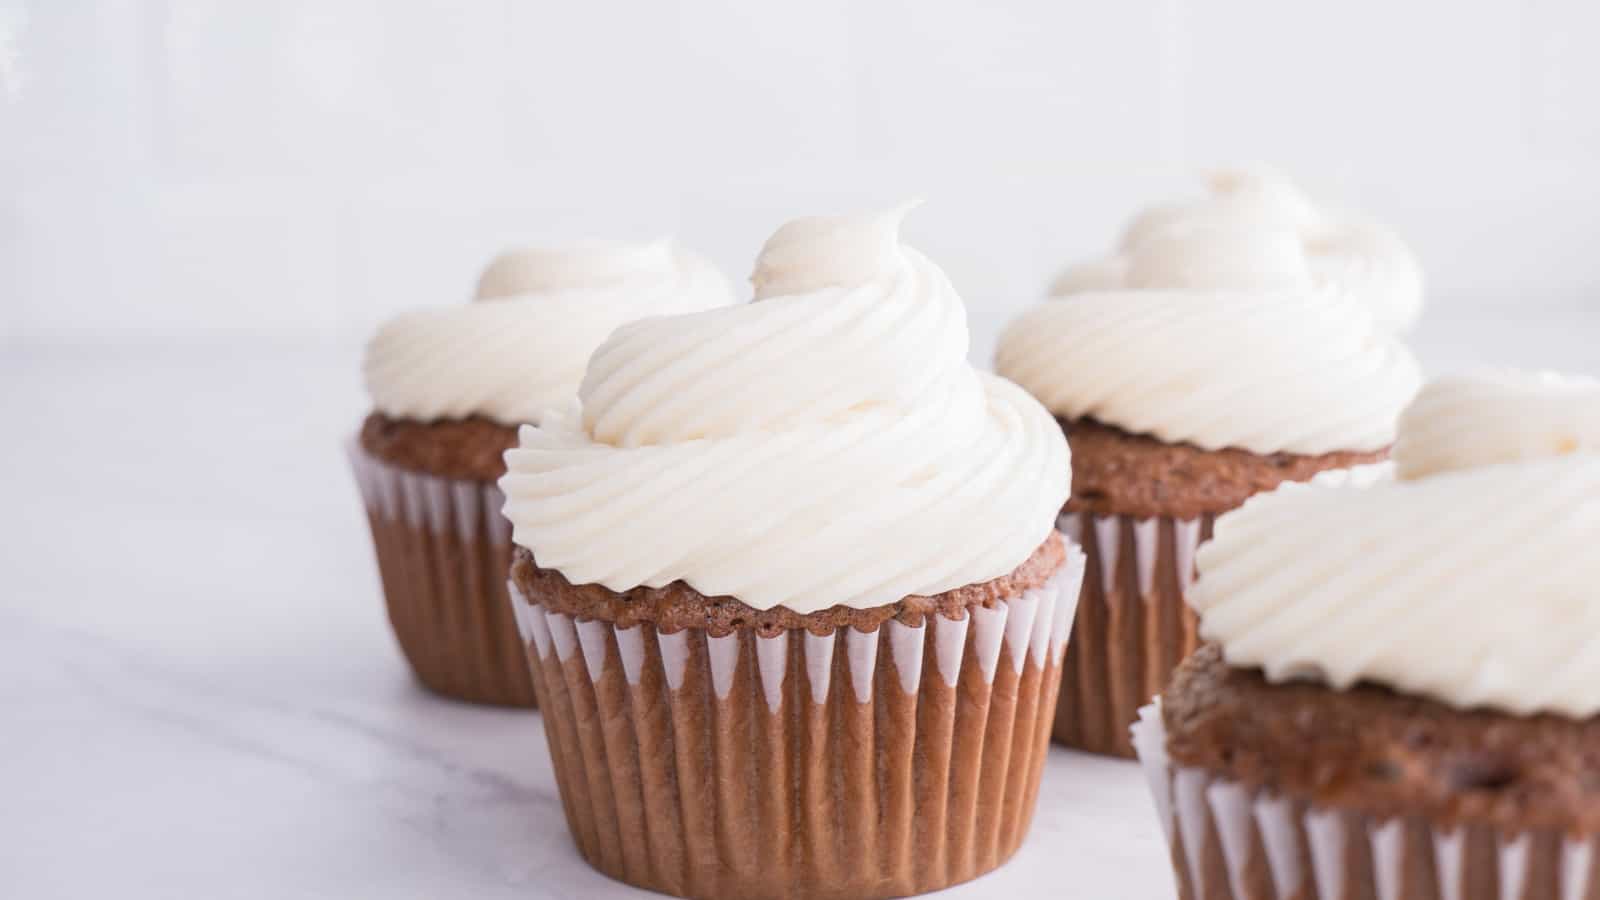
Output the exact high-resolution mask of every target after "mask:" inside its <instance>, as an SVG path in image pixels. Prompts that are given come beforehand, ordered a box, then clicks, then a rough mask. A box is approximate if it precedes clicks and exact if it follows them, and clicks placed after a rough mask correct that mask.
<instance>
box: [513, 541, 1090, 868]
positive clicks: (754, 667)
mask: <svg viewBox="0 0 1600 900" xmlns="http://www.w3.org/2000/svg"><path fill="white" fill-rule="evenodd" d="M1082 576H1083V558H1082V555H1081V554H1080V553H1079V552H1078V551H1077V550H1076V549H1069V551H1068V560H1067V561H1066V563H1064V564H1063V566H1062V568H1061V569H1060V570H1059V571H1058V572H1057V573H1056V574H1055V575H1054V576H1053V577H1052V578H1051V579H1050V580H1049V581H1048V582H1047V583H1046V584H1045V585H1043V586H1041V587H1040V588H1036V589H1032V590H1028V591H1027V592H1025V593H1023V594H1021V595H1020V596H1017V597H1015V598H1012V599H1011V600H1009V601H1007V602H1001V603H998V604H996V605H995V606H994V607H993V608H987V609H986V608H981V607H975V608H971V609H969V610H968V614H967V616H966V617H965V618H963V619H960V620H952V619H948V618H945V617H943V616H939V615H929V616H928V617H927V618H926V619H925V621H924V622H923V624H921V625H918V626H915V627H911V626H906V625H903V624H901V623H900V622H898V621H894V620H890V621H888V622H886V623H884V624H883V625H881V626H879V627H878V628H877V629H876V630H874V631H871V632H862V631H858V630H856V629H854V628H842V629H840V630H839V631H837V632H835V633H833V634H829V635H826V636H818V635H816V634H813V633H811V632H809V631H805V630H795V631H785V632H780V633H779V634H777V635H776V636H772V637H764V636H760V635H759V634H758V633H757V632H756V631H753V630H735V631H733V632H732V633H730V634H728V635H726V636H720V637H719V636H712V635H711V634H709V633H708V632H706V631H704V630H700V629H685V630H682V631H678V632H675V633H671V634H667V633H661V632H658V631H657V630H656V629H655V627H654V626H653V625H651V624H648V623H646V624H640V625H636V626H634V627H631V628H626V629H622V628H617V627H615V626H614V625H612V624H610V623H607V622H601V621H593V620H591V621H575V620H574V619H573V617H571V616H568V615H564V614H561V613H556V612H551V611H549V610H546V609H545V608H544V607H542V606H541V605H540V604H539V602H538V598H537V597H533V598H527V597H522V596H520V594H515V592H516V589H515V587H513V588H512V590H513V592H514V597H513V600H512V603H513V605H514V607H515V608H516V610H517V617H518V620H519V624H520V626H521V628H522V630H523V633H524V634H525V635H526V640H527V641H528V643H529V645H530V648H531V652H530V659H531V661H532V663H533V673H534V679H535V681H536V682H537V683H538V685H539V695H540V697H541V698H542V700H543V704H544V708H543V710H542V712H543V714H544V720H545V730H546V734H547V736H548V739H549V744H550V753H551V756H552V757H553V760H554V764H555V772H556V777H557V781H558V783H559V785H560V790H561V801H562V805H563V807H564V809H565V812H566V816H567V821H568V824H569V825H570V827H571V832H572V836H573V839H574V841H575V842H576V843H577V846H578V850H579V852H580V853H581V854H582V855H583V856H584V857H585V858H586V859H587V860H588V861H589V862H590V864H592V865H593V866H594V867H595V868H596V869H598V870H599V871H601V872H603V873H605V874H606V875H609V876H610V877H612V878H615V879H617V880H619V881H624V882H627V883H629V884H633V885H637V886H640V887H644V888H649V889H651V890H656V891H660V892H663V893H668V894H675V895H679V896H686V897H698V898H801V897H831V898H874V897H899V896H905V895H909V894H914V893H921V892H925V891H931V890H937V889H939V888H941V887H945V886H947V885H951V884H955V883H957V882H961V881H966V880H968V879H971V878H974V877H976V876H978V875H981V874H983V873H984V872H987V871H989V870H991V869H993V868H995V867H996V866H998V865H1000V864H1001V863H1002V862H1004V861H1005V860H1006V859H1007V858H1009V857H1010V856H1011V855H1012V853H1013V852H1015V851H1016V849H1017V847H1018V845H1019V844H1020V843H1021V841H1022V839H1023V836H1024V835H1025V834H1026V832H1027V830H1028V826H1029V824H1030V822H1031V821H1032V817H1033V810H1034V804H1035V801H1036V799H1037V797H1038V791H1039V778H1040V775H1041V773H1042V771H1043V767H1044V760H1045V756H1046V753H1047V748H1048V745H1049V736H1050V727H1051V721H1052V718H1051V714H1052V711H1053V709H1054V706H1055V700H1056V692H1057V690H1058V688H1059V685H1060V677H1059V673H1060V660H1061V656H1062V649H1063V646H1064V644H1065V642H1066V639H1067V635H1068V633H1069V631H1070V628H1071V624H1072V616H1073V610H1074V607H1075V605H1076V603H1077V597H1078V587H1079V582H1080V581H1081V579H1082Z"/></svg>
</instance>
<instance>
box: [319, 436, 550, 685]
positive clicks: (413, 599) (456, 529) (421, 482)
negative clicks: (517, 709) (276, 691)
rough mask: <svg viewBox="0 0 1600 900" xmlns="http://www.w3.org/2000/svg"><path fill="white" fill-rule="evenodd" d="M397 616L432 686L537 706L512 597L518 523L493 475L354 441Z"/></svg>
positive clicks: (404, 640) (407, 647)
mask: <svg viewBox="0 0 1600 900" xmlns="http://www.w3.org/2000/svg"><path fill="white" fill-rule="evenodd" d="M349 456H350V463H351V466H352V467H353V468H354V469H355V475H356V482H357V484H358V485H359V486H360V488H361V496H362V499H363V500H364V501H365V503H366V507H367V520H368V522H369V524H371V526H372V542H373V545H374V547H375V549H376V550H377V556H378V572H379V575H380V577H381V579H382V581H383V596H384V602H385V604H386V605H387V606H388V610H389V622H390V624H391V625H392V626H393V627H394V634H395V637H396V639H398V641H399V643H400V649H401V651H402V652H403V653H404V654H405V657H406V660H407V662H409V663H410V664H411V668H412V670H413V671H414V672H416V674H417V678H418V679H419V680H421V682H422V683H423V684H424V685H426V686H427V687H428V688H429V689H431V690H433V691H436V692H438V693H440V694H444V695H446V696H449V697H455V698H457V699H461V700H470V701H473V702H475V703H493V704H499V705H503V706H533V705H534V699H533V697H534V694H533V681H532V679H530V678H529V677H528V664H527V661H526V659H525V658H524V656H525V653H524V650H523V645H522V642H521V641H520V640H518V638H517V628H516V622H515V620H514V619H513V617H512V615H511V611H510V610H509V608H508V606H507V599H506V587H505V584H506V573H507V572H508V571H510V569H511V526H510V523H508V522H506V520H505V517H504V516H502V515H501V514H500V508H501V507H502V506H503V505H504V498H503V496H502V495H501V493H500V489H499V488H498V487H496V486H495V485H493V484H487V483H483V482H478V481H469V480H463V479H451V478H440V477H437V476H433V475H424V474H421V473H418V472H411V471H407V470H404V469H401V468H398V467H396V466H391V465H389V464H387V463H385V462H383V461H382V460H380V459H378V458H377V457H374V456H373V455H372V454H370V453H367V452H366V451H365V450H363V449H362V448H361V447H360V446H359V445H357V444H354V443H352V445H351V446H350V448H349Z"/></svg>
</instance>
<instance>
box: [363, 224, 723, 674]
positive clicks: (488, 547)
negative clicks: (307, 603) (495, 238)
mask: <svg viewBox="0 0 1600 900" xmlns="http://www.w3.org/2000/svg"><path fill="white" fill-rule="evenodd" d="M476 300H477V301H478V302H474V303H471V304H467V305H464V306H459V307H453V308H448V309H434V310H424V311H419V312H413V313H407V314H404V315H401V316H399V317H397V318H395V319H393V320H391V321H390V322H388V323H387V324H385V325H384V326H383V327H382V328H381V329H380V330H379V331H378V333H377V335H376V336H375V337H374V338H373V339H372V340H371V342H370V343H369V344H368V345H367V350H366V358H365V362H364V364H363V374H364V375H365V379H366V384H367V390H368V393H369V394H370V395H371V397H372V405H373V411H372V413H371V415H369V416H368V417H367V419H366V421H365V422H364V423H363V425H362V427H361V432H360V435H359V437H358V439H357V440H356V442H355V444H354V445H353V446H352V448H351V451H350V455H351V460H352V463H353V465H354V467H355V472H356V478H357V481H358V483H359V484H360V487H361V493H362V496H363V498H364V499H365V501H366V506H367V516H368V519H369V521H370V523H371V526H372V538H373V544H374V547H375V549H376V551H377V557H378V570H379V573H380V575H381V578H382V582H383V592H384V598H385V601H386V603H387V605H388V610H389V621H390V623H391V624H392V625H393V626H394V631H395V636H396V637H397V638H398V639H399V643H400V649H401V650H402V652H404V654H405V656H406V659H407V661H409V662H410V664H411V667H412V669H413V670H414V671H415V672H416V674H417V677H418V678H419V679H420V680H421V681H422V683H423V684H424V685H426V686H427V687H429V688H431V689H433V690H435V691H437V692H439V693H441V694H446V695H449V696H452V697H458V698H460V699H464V700H473V701H477V702H481V703H495V704H504V705H515V706H532V705H533V704H534V693H533V685H532V682H531V681H530V679H529V677H528V668H527V663H526V661H525V660H524V658H523V653H522V648H521V643H520V641H519V640H518V639H517V633H516V627H515V623H514V622H513V621H512V618H511V612H510V606H509V605H508V601H507V594H506V588H505V581H506V575H507V573H508V571H509V570H510V563H511V544H510V528H509V526H508V525H507V524H506V522H505V520H504V518H503V517H502V516H501V514H500V506H501V504H502V502H503V498H502V497H501V495H500V492H499V489H498V488H497V487H496V485H495V481H496V479H498V478H499V477H500V476H501V475H502V474H503V473H504V472H505V463H504V461H503V459H502V457H503V455H504V453H505V451H506V449H507V448H509V447H511V446H513V445H514V444H515V443H516V427H517V426H518V425H520V424H523V423H529V422H538V421H539V420H540V418H541V416H542V415H543V414H544V412H545V411H546V410H548V409H550V408H553V407H560V406H562V405H565V404H568V403H570V402H572V399H573V397H574V396H575V395H576V393H577V388H578V383H579V381H580V380H581V379H582V377H583V367H584V363H585V362H586V361H587V360H588V357H589V354H590V353H591V352H592V351H593V350H594V348H595V347H596V346H598V345H599V344H600V342H601V341H603V340H604V339H605V337H606V336H607V335H608V334H610V333H611V331H612V330H613V329H615V328H616V327H617V326H618V325H621V324H623V323H625V322H628V321H631V320H633V319H636V318H639V317H640V316H646V315H652V314H657V313H671V312H686V311H690V310H697V309H706V308H709V307H714V306H722V305H726V304H728V303H731V302H732V301H733V296H732V293H731V290H730V288H729V285H728V283H727V280H726V279H725V278H724V277H723V276H722V275H721V273H719V272H718V271H717V270H716V269H715V268H714V267H713V266H712V265H711V264H709V263H707V262H706V261H704V260H702V259H701V258H699V257H697V256H695V255H693V254H691V253H689V252H687V251H685V250H682V249H681V248H678V247H676V246H674V245H672V244H671V243H669V242H666V241H657V242H654V243H649V244H639V245H629V244H609V243H589V244H582V245H578V246H574V247H570V248H567V249H558V250H545V249H527V250H518V251H512V252H509V253H506V254H503V255H502V256H500V257H499V258H497V259H496V260H494V262H493V263H491V264H490V265H489V267H488V268H487V269H486V270H485V271H484V273H483V275H482V277H481V278H480V280H479V283H478V288H477V292H476Z"/></svg>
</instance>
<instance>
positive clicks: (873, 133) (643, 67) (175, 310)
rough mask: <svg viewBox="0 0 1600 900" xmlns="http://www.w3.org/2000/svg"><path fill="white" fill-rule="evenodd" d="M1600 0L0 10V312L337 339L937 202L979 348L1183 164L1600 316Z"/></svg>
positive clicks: (1465, 276)
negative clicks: (609, 249) (542, 271)
mask: <svg viewBox="0 0 1600 900" xmlns="http://www.w3.org/2000/svg"><path fill="white" fill-rule="evenodd" d="M1596 35H1600V5H1597V4H1595V3H1592V2H1589V0H1520V2H1519V0H1471V2H1460V0H1450V2H1444V0H1440V2H1406V3H1394V2H1390V0H1365V2H1350V3H1339V4H1325V3H1317V4H1298V3H1283V2H1272V0H1260V2H1240V0H1222V2H1200V0H1192V2H1190V0H1128V2H1115V3H1109V2H1094V3H1089V2H1032V3H1003V2H931V0H890V2H852V0H808V2H805V3H775V2H764V0H709V2H703V0H678V2H614V0H599V2H590V0H584V2H556V0H533V2H513V0H477V2H473V0H467V2H460V0H438V2H431V0H410V2H383V0H284V2H271V3H265V2H263V3H244V2H238V3H227V2H217V0H212V2H206V0H147V2H136V0H122V2H116V0H101V2H93V0H0V81H3V84H4V92H3V94H0V199H3V203H0V214H3V217H0V298H3V302H0V334H5V335H7V336H9V337H11V338H12V339H13V340H21V341H38V340H51V341H55V340H59V339H69V340H75V339H80V338H93V339H108V338H110V339H126V338H135V339H143V338H160V339H172V338H177V339H183V340H190V339H210V338H217V337H223V336H226V337H247V338H252V339H254V338H273V339H288V340H292V341H304V340H328V339H334V340H341V339H342V340H346V341H351V340H356V339H359V338H360V337H362V336H364V335H365V334H367V333H368V332H369V331H370V329H371V328H372V327H373V326H374V324H375V323H376V322H378V321H379V320H381V319H382V318H383V317H384V316H387V315H389V314H390V313H392V312H394V311H396V310H399V309H403V308H407V307H414V306H419V305H429V304H448V303H456V302H461V301H463V300H464V299H465V297H466V296H467V293H468V291H469V290H470V286H471V284H472V282H473V279H474V276H475V274H476V271H477V269H478V267H479V266H480V265H481V264H482V263H483V262H484V260H485V259H486V258H487V256H488V255H489V254H491V253H492V252H494V251H495V250H497V249H499V248H501V247H503V246H505V245H507V244H510V243H514V242H517V241H519V240H523V239H532V240H539V241H547V242H565V241H569V240H572V239H575V238H583V237H622V238H629V237H646V236H652V235H656V234H676V235H678V236H679V237H680V238H681V239H682V240H683V241H684V242H685V243H687V244H689V245H690V246H693V247H697V248H700V249H702V250H703V251H704V252H706V253H708V254H710V255H711V256H712V257H713V258H714V259H715V260H716V261H717V262H718V263H720V264H721V265H722V266H723V267H724V268H725V270H726V271H727V272H728V273H729V274H730V275H731V276H733V277H735V278H739V279H742V278H743V277H744V276H745V275H746V274H747V273H748V271H749V267H750V263H751V261H752V259H753V257H754V254H755V251H756V249H757V248H758V247H759V246H760V244H761V242H762V240H763V239H764V238H765V236H766V235H767V234H768V233H770V232H771V230H772V229H773V228H774V227H775V226H776V225H777V224H779V223H780V222H782V221H783V220H784V219H786V218H788V217H791V216H794V215H797V214H804V213H817V212H830V211H832V212H842V211H849V210H852V209H857V208H862V207H868V206H872V205H876V204H881V203H890V202H894V201H897V200H900V199H903V198H904V197H906V196H908V195H910V194H924V195H926V196H927V197H928V198H929V203H928V204H927V205H926V206H925V207H924V208H923V209H922V210H920V211H919V212H917V213H916V214H915V215H914V217H913V218H912V220H911V221H910V223H909V226H908V233H909V236H910V239H911V240H912V241H913V242H914V243H916V244H918V245H920V246H921V248H922V249H923V250H924V251H925V252H927V253H928V254H929V255H930V256H932V257H933V258H934V259H935V260H937V261H939V262H941V263H942V264H943V265H944V266H945V267H946V268H947V269H948V270H949V271H950V273H951V274H952V276H953V277H954V278H955V281H956V285H957V287H958V288H960V289H961V290H962V291H963V293H964V294H965V296H966V297H967V299H968V302H969V304H970V306H971V308H972V314H973V319H974V329H973V331H974V343H975V351H976V356H977V358H980V359H983V360H987V359H988V357H989V348H990V345H991V343H992V340H993V335H994V334H995V332H996V331H997V330H998V328H999V327H1000V325H1001V324H1002V323H1003V321H1004V320H1005V319H1006V318H1007V317H1008V316H1009V315H1010V314H1011V313H1013V312H1014V311H1016V310H1017V309H1019V308H1021V307H1022V306H1024V305H1025V304H1027V303H1028V302H1030V301H1031V300H1032V299H1034V298H1035V297H1036V296H1037V295H1038V294H1039V293H1040V291H1041V290H1042V287H1043V285H1044V284H1046V283H1047V281H1048V279H1049V276H1050V275H1051V274H1052V273H1053V272H1054V271H1055V270H1056V269H1058V268H1059V267H1060V266H1061V265H1062V264H1063V263H1064V262H1066V261H1069V260H1071V259H1074V258H1077V257H1081V256H1083V255H1086V254H1089V253H1092V252H1097V251H1099V250H1100V249H1102V248H1104V247H1105V246H1106V245H1107V244H1109V242H1110V241H1111V238H1112V235H1113V234H1114V232H1115V229H1116V228H1117V227H1118V226H1119V225H1120V223H1121V221H1122V220H1123V218H1124V217H1125V216H1126V215H1127V213H1128V212H1129V211H1131V210H1132V209H1133V208H1135V207H1136V206H1137V205H1140V204H1143V203H1148V202H1151V201H1154V200H1159V199H1167V198H1171V197H1174V196H1180V195H1183V194H1185V193H1186V192H1190V191H1193V190H1195V184H1194V182H1193V181H1192V179H1191V178H1190V177H1189V176H1190V173H1191V172H1192V171H1194V169H1195V168H1197V167H1202V168H1203V167H1209V166H1214V165H1217V164H1223V163H1231V162H1241V161H1265V162H1270V163H1271V164H1273V165H1275V166H1278V167H1280V168H1282V169H1283V170H1285V171H1287V172H1290V173H1292V174H1295V175H1297V176H1299V177H1301V178H1302V180H1304V181H1305V182H1306V183H1307V184H1308V186H1309V187H1310V188H1312V189H1313V190H1314V191H1315V192H1317V193H1318V194H1319V195H1321V196H1323V197H1326V198H1328V199H1330V200H1332V201H1334V202H1337V203H1340V204H1343V205H1347V206H1352V207H1357V208H1361V209H1364V210H1367V211H1369V212H1371V213H1373V214H1375V215H1376V216H1378V217H1380V218H1382V219H1386V220H1388V221H1390V222H1391V223H1393V224H1395V225H1396V226H1397V227H1398V228H1399V229H1401V231H1402V232H1403V233H1404V234H1405V235H1406V236H1407V237H1408V238H1409V239H1410V240H1411V241H1412V243H1413V244H1414V245H1415V247H1416V249H1417V250H1418V252H1419V254H1420V255H1421V257H1422V259H1423V261H1424V263H1425V265H1426V267H1427V271H1428V275H1429V279H1430V281H1429V284H1430V293H1431V297H1432V301H1433V305H1432V312H1431V315H1433V316H1436V317H1451V316H1456V315H1475V314H1478V313H1479V312H1482V311H1484V310H1489V311H1493V312H1497V313H1498V312H1511V311H1523V310H1527V309H1529V308H1551V307H1566V308H1576V307H1583V308H1586V309H1592V308H1593V307H1594V306H1595V305H1596V304H1597V303H1600V252H1597V250H1596V249H1595V243H1596V235H1597V234H1600V227H1597V226H1600V163H1597V159H1600V54H1597V53H1595V52H1594V51H1593V41H1594V40H1595V37H1596Z"/></svg>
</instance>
